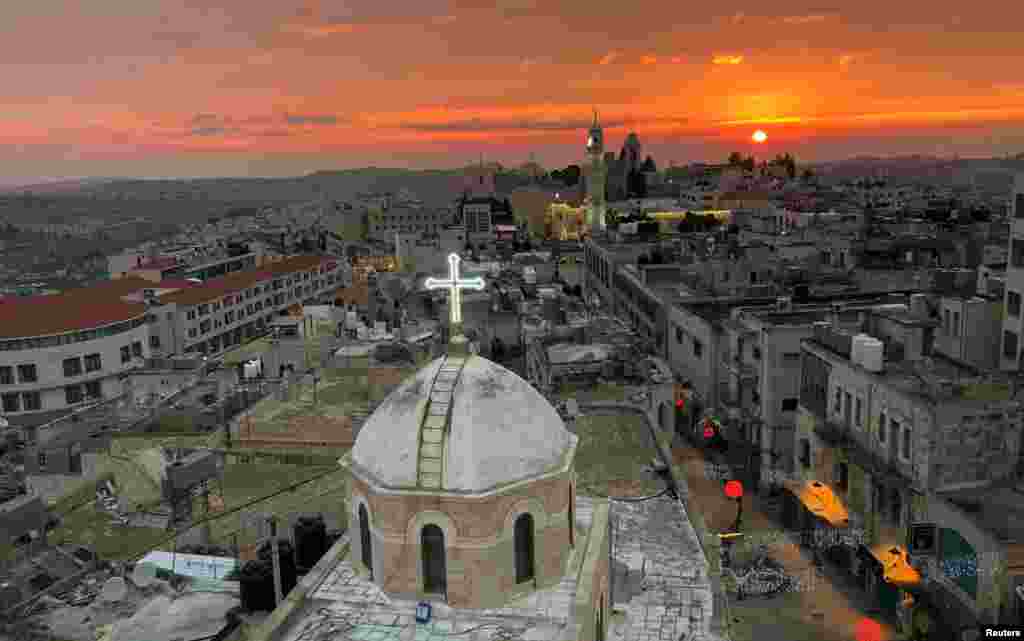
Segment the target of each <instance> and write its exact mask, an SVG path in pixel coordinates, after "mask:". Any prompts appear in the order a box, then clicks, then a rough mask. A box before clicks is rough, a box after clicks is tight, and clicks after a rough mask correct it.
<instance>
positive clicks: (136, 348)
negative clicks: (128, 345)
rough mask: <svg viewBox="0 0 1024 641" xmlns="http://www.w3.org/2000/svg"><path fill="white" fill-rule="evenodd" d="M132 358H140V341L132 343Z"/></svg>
mask: <svg viewBox="0 0 1024 641" xmlns="http://www.w3.org/2000/svg"><path fill="white" fill-rule="evenodd" d="M132 356H134V357H135V358H142V341H135V342H133V343H132Z"/></svg>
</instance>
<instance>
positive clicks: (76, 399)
mask: <svg viewBox="0 0 1024 641" xmlns="http://www.w3.org/2000/svg"><path fill="white" fill-rule="evenodd" d="M82 398H83V396H82V386H81V385H68V386H67V387H65V388H64V400H65V401H66V402H67V404H68V405H74V404H75V403H81V402H82Z"/></svg>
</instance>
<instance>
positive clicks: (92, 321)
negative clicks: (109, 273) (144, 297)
mask: <svg viewBox="0 0 1024 641" xmlns="http://www.w3.org/2000/svg"><path fill="white" fill-rule="evenodd" d="M143 284H144V281H140V280H139V279H125V280H119V281H111V282H110V283H104V284H103V285H100V286H97V287H93V288H89V289H83V290H72V291H71V292H68V293H64V294H57V295H53V296H34V297H31V298H17V299H7V300H5V301H2V302H0V414H2V415H3V416H4V417H5V418H6V419H7V421H8V422H9V423H10V424H11V425H13V426H17V425H31V424H40V423H44V422H46V421H47V420H48V419H49V417H56V416H58V415H59V414H61V413H63V412H66V411H68V410H70V409H74V408H76V407H79V406H82V405H85V404H88V403H91V402H95V401H98V400H100V399H103V398H105V397H111V396H117V395H119V394H121V393H122V391H123V387H122V378H121V375H122V374H123V373H124V372H125V371H126V370H129V369H132V368H134V367H138V366H139V365H140V364H141V363H142V359H144V358H146V357H147V356H149V325H148V324H147V323H146V312H147V310H146V306H145V305H143V304H141V303H133V302H126V301H124V300H122V299H121V296H122V295H123V294H124V293H125V291H126V287H139V286H142V285H143Z"/></svg>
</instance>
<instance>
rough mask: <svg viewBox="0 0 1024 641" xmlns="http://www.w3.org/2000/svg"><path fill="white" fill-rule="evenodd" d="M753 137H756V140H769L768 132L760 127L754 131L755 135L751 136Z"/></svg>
mask: <svg viewBox="0 0 1024 641" xmlns="http://www.w3.org/2000/svg"><path fill="white" fill-rule="evenodd" d="M751 138H753V139H754V142H764V141H766V140H768V134H766V133H765V132H763V131H761V130H760V129H758V130H757V131H755V132H754V135H753V136H751Z"/></svg>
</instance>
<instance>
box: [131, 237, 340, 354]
mask: <svg viewBox="0 0 1024 641" xmlns="http://www.w3.org/2000/svg"><path fill="white" fill-rule="evenodd" d="M342 276H343V265H342V264H341V262H340V261H339V260H338V259H336V258H330V257H321V256H293V257H290V258H285V259H283V260H281V261H279V262H276V263H270V264H267V265H264V266H263V267H262V268H259V269H253V270H246V271H241V272H233V273H231V274H228V275H226V276H223V277H221V278H217V279H214V280H211V281H207V282H205V283H203V284H202V285H197V286H194V287H188V288H183V289H179V290H177V291H172V292H168V293H166V294H155V295H154V296H153V297H152V299H151V303H150V304H151V306H152V309H151V313H152V314H153V328H152V334H153V343H152V345H153V349H154V350H155V351H157V352H158V353H162V354H201V355H204V356H214V355H217V354H220V353H221V352H223V351H224V350H226V349H228V348H230V347H233V346H235V345H238V344H240V343H241V342H242V341H243V339H248V338H252V337H253V336H256V335H258V334H260V333H262V332H263V331H264V329H265V328H266V327H267V325H268V324H269V322H270V321H271V320H272V319H273V318H274V317H275V316H277V315H279V314H280V313H281V312H283V311H285V310H287V309H288V308H289V307H290V306H292V305H296V304H308V303H312V302H315V301H319V300H321V299H325V298H327V297H329V296H333V292H334V291H335V290H336V289H337V288H338V287H339V286H340V285H341V282H342Z"/></svg>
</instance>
